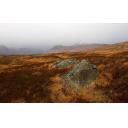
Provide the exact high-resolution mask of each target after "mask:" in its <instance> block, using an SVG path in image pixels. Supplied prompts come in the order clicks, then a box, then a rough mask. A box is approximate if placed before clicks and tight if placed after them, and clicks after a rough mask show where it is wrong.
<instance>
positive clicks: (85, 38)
mask: <svg viewBox="0 0 128 128" xmlns="http://www.w3.org/2000/svg"><path fill="white" fill-rule="evenodd" d="M126 40H128V24H127V23H126V24H124V23H122V24H121V23H116V24H110V23H106V24H100V23H99V24H98V23H96V24H93V23H92V24H87V23H85V24H84V23H78V24H76V23H75V24H71V23H70V24H58V23H57V24H54V23H53V24H51V23H49V24H44V23H42V24H40V23H35V24H31V23H30V24H29V23H27V24H25V23H17V24H16V23H13V24H12V23H6V24H2V23H0V45H6V46H8V47H30V46H31V47H46V46H53V45H58V44H62V45H72V44H77V43H115V42H120V41H126Z"/></svg>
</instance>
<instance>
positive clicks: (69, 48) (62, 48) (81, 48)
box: [49, 44, 108, 53]
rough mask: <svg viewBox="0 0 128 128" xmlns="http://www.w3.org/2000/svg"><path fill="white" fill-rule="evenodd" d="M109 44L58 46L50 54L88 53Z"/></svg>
mask: <svg viewBox="0 0 128 128" xmlns="http://www.w3.org/2000/svg"><path fill="white" fill-rule="evenodd" d="M107 45H108V44H74V45H70V46H66V45H65V46H64V45H56V46H54V47H53V48H52V49H50V50H49V52H54V53H58V52H80V51H87V50H90V49H94V48H100V47H104V46H107Z"/></svg>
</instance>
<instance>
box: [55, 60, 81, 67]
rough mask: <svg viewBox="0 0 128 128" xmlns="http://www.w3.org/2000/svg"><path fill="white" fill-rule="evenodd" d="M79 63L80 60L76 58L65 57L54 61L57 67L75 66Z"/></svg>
mask: <svg viewBox="0 0 128 128" xmlns="http://www.w3.org/2000/svg"><path fill="white" fill-rule="evenodd" d="M77 63H79V61H78V60H75V59H65V60H58V61H56V62H55V63H54V65H55V67H57V68H67V67H69V66H73V65H75V64H77Z"/></svg>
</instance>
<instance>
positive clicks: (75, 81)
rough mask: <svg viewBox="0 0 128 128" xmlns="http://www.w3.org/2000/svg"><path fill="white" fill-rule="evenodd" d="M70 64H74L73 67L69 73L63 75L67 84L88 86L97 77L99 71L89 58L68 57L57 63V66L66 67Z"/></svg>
mask: <svg viewBox="0 0 128 128" xmlns="http://www.w3.org/2000/svg"><path fill="white" fill-rule="evenodd" d="M68 66H73V68H72V69H71V70H70V71H69V72H68V73H66V74H64V75H62V78H63V79H64V81H65V82H66V84H67V85H71V86H74V87H79V86H86V85H89V84H90V83H91V82H92V81H94V80H95V79H96V78H97V75H98V71H97V68H96V65H94V64H92V63H91V62H89V61H88V60H81V61H78V60H73V59H71V60H70V59H67V60H63V61H60V62H59V61H58V62H57V63H56V67H59V68H66V67H68Z"/></svg>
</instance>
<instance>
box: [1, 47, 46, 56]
mask: <svg viewBox="0 0 128 128" xmlns="http://www.w3.org/2000/svg"><path fill="white" fill-rule="evenodd" d="M39 53H44V50H42V49H34V48H19V49H14V48H8V47H6V46H4V45H0V55H27V54H39Z"/></svg>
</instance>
